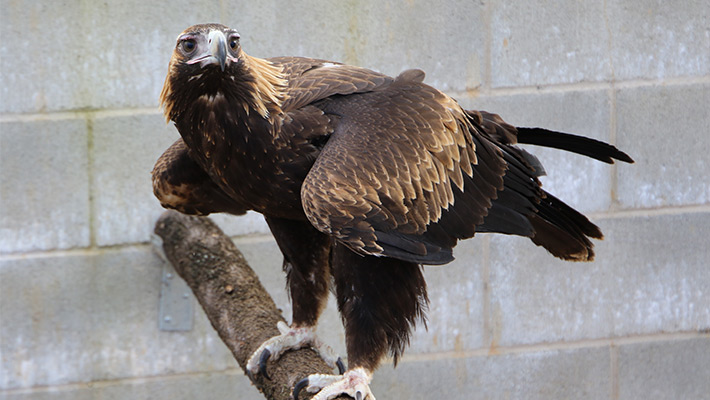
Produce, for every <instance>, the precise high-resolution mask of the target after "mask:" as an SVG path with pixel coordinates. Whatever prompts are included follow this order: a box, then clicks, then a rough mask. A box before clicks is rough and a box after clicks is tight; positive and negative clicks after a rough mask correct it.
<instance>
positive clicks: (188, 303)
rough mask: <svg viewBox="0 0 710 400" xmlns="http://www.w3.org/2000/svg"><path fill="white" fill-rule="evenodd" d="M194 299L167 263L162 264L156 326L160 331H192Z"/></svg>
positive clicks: (187, 287)
mask: <svg viewBox="0 0 710 400" xmlns="http://www.w3.org/2000/svg"><path fill="white" fill-rule="evenodd" d="M194 308H195V298H194V296H193V294H192V291H191V290H190V287H189V286H187V283H185V281H184V280H182V278H180V277H179V276H178V275H177V274H176V273H175V270H174V269H173V267H172V265H170V263H169V262H165V263H163V277H162V279H161V280H160V311H159V312H158V325H159V326H160V330H161V331H189V330H191V329H192V320H193V316H194V314H195V313H194Z"/></svg>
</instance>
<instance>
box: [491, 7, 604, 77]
mask: <svg viewBox="0 0 710 400" xmlns="http://www.w3.org/2000/svg"><path fill="white" fill-rule="evenodd" d="M491 7H492V17H491V43H490V46H491V86H492V87H510V86H535V85H551V84H560V83H575V82H589V81H592V82H596V81H605V80H608V79H610V78H611V77H612V70H611V64H610V57H609V32H608V28H607V26H606V22H605V15H606V13H605V10H604V4H603V3H601V2H570V1H553V2H549V1H544V0H536V1H528V2H524V3H521V2H511V1H496V2H493V3H492V5H491Z"/></svg>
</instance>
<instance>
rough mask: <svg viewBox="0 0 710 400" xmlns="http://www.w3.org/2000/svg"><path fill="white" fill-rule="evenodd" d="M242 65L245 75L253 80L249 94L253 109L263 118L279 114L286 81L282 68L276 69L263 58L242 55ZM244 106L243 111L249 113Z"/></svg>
mask: <svg viewBox="0 0 710 400" xmlns="http://www.w3.org/2000/svg"><path fill="white" fill-rule="evenodd" d="M243 59H244V63H245V65H246V68H247V73H248V74H250V75H251V76H252V78H253V79H254V81H253V82H249V83H250V84H251V86H252V87H251V90H250V93H251V94H252V96H253V98H252V101H253V107H254V108H255V109H256V111H257V112H258V113H259V115H261V116H262V117H264V118H268V117H269V115H270V114H278V113H280V112H281V104H283V101H284V97H285V91H286V84H287V80H286V78H284V75H283V68H281V67H278V66H276V65H274V64H273V63H271V62H270V61H267V60H264V59H263V58H256V57H250V56H248V55H246V54H244V58H243ZM248 108H249V107H248V106H246V105H245V111H246V112H247V114H248V113H249V109H248Z"/></svg>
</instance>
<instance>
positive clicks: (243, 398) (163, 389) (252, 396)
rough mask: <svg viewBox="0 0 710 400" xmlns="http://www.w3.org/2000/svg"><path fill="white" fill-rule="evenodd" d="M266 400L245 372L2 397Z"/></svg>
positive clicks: (16, 399) (28, 399)
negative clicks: (232, 399)
mask: <svg viewBox="0 0 710 400" xmlns="http://www.w3.org/2000/svg"><path fill="white" fill-rule="evenodd" d="M235 396H237V398H238V399H239V400H263V399H264V396H263V395H262V394H261V393H259V391H258V390H257V389H256V388H255V387H254V386H252V384H251V382H250V381H249V379H248V378H247V377H246V376H245V375H243V373H242V372H241V370H228V371H225V372H220V373H209V374H194V375H178V376H162V377H156V378H152V379H136V380H127V381H118V382H98V383H94V384H91V385H85V386H84V385H72V386H66V387H62V388H38V389H35V390H26V391H15V392H14V393H12V392H11V393H8V394H2V395H0V397H2V398H3V399H4V400H95V399H101V400H125V399H131V400H191V399H229V398H234V397H235Z"/></svg>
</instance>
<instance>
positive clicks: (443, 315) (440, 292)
mask: <svg viewBox="0 0 710 400" xmlns="http://www.w3.org/2000/svg"><path fill="white" fill-rule="evenodd" d="M486 246H487V243H486V242H485V241H484V240H482V239H481V238H474V239H471V240H466V241H463V242H459V244H458V246H456V248H455V249H454V257H456V260H454V262H452V263H451V264H447V265H443V266H426V267H424V277H425V278H426V282H427V290H428V292H429V302H430V303H429V311H428V312H427V316H428V322H427V327H426V329H425V328H424V326H422V325H421V324H420V325H419V326H417V329H416V331H415V332H414V335H413V337H412V342H411V346H410V348H409V349H408V350H406V351H405V353H404V354H405V355H406V354H417V353H437V352H452V351H462V350H472V349H477V348H481V347H483V346H485V345H486V344H485V339H484V335H485V333H484V311H483V304H484V296H483V284H484V279H483V276H482V271H483V266H484V263H485V262H486V256H485V252H486Z"/></svg>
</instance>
